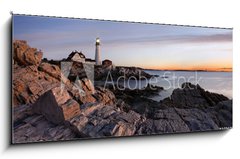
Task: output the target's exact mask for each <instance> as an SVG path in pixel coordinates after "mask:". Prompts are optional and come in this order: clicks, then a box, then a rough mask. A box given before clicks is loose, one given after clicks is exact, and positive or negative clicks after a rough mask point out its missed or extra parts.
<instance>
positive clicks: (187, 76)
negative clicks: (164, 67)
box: [124, 70, 232, 101]
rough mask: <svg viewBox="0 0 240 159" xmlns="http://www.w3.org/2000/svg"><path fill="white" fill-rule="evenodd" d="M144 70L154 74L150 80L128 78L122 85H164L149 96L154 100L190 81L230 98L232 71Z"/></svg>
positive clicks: (140, 86)
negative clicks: (160, 89)
mask: <svg viewBox="0 0 240 159" xmlns="http://www.w3.org/2000/svg"><path fill="white" fill-rule="evenodd" d="M145 72H147V73H149V74H151V75H156V77H155V78H152V79H151V80H141V81H136V80H130V81H129V82H127V83H125V84H124V85H125V86H127V87H130V88H132V89H135V88H143V87H145V86H146V85H147V83H150V84H152V85H156V86H161V87H164V90H163V91H161V92H159V95H156V96H152V97H150V98H151V99H153V100H155V101H160V100H162V99H164V98H166V97H169V96H170V95H171V94H172V91H173V90H174V89H176V88H180V87H181V85H182V83H184V82H191V83H192V84H199V85H200V86H201V87H202V88H204V89H205V90H208V91H210V92H214V93H218V94H223V95H224V96H227V97H228V98H230V99H232V72H203V71H199V72H196V71H155V70H154V71H153V70H145Z"/></svg>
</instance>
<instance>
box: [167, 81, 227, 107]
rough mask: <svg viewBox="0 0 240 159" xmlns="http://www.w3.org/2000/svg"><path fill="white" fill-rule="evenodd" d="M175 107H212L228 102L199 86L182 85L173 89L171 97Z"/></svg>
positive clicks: (224, 98)
mask: <svg viewBox="0 0 240 159" xmlns="http://www.w3.org/2000/svg"><path fill="white" fill-rule="evenodd" d="M171 100H172V102H173V105H174V106H175V107H180V108H188V107H191V108H193V107H208V106H214V105H216V104H217V103H219V102H221V101H225V100H228V98H227V97H225V96H223V95H220V94H216V93H210V92H208V91H205V90H204V89H203V88H201V87H200V86H199V85H193V84H191V83H183V84H182V88H178V89H175V90H174V91H173V93H172V95H171Z"/></svg>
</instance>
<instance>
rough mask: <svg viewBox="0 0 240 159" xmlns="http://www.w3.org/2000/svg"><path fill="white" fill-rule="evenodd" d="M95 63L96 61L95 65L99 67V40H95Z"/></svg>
mask: <svg viewBox="0 0 240 159" xmlns="http://www.w3.org/2000/svg"><path fill="white" fill-rule="evenodd" d="M95 61H96V65H101V58H100V39H99V38H96V50H95Z"/></svg>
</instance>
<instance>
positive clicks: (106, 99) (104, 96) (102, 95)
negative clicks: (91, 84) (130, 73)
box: [95, 87, 116, 105]
mask: <svg viewBox="0 0 240 159" xmlns="http://www.w3.org/2000/svg"><path fill="white" fill-rule="evenodd" d="M96 91H97V93H96V95H95V96H96V97H97V99H98V101H100V102H102V103H104V104H105V105H107V104H108V105H112V104H115V102H116V98H115V95H114V94H113V92H111V91H110V90H109V89H104V88H103V87H96Z"/></svg>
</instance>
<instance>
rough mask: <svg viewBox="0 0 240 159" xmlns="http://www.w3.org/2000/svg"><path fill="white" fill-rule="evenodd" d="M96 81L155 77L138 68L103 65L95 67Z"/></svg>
mask: <svg viewBox="0 0 240 159" xmlns="http://www.w3.org/2000/svg"><path fill="white" fill-rule="evenodd" d="M94 73H95V76H94V78H95V80H103V81H105V80H115V81H116V80H127V79H132V80H134V79H136V80H146V79H150V78H151V77H154V76H153V75H150V74H148V73H146V72H145V71H144V70H143V69H142V68H138V67H123V66H121V67H120V66H117V67H112V65H107V64H105V65H101V66H96V67H95V71H94Z"/></svg>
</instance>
